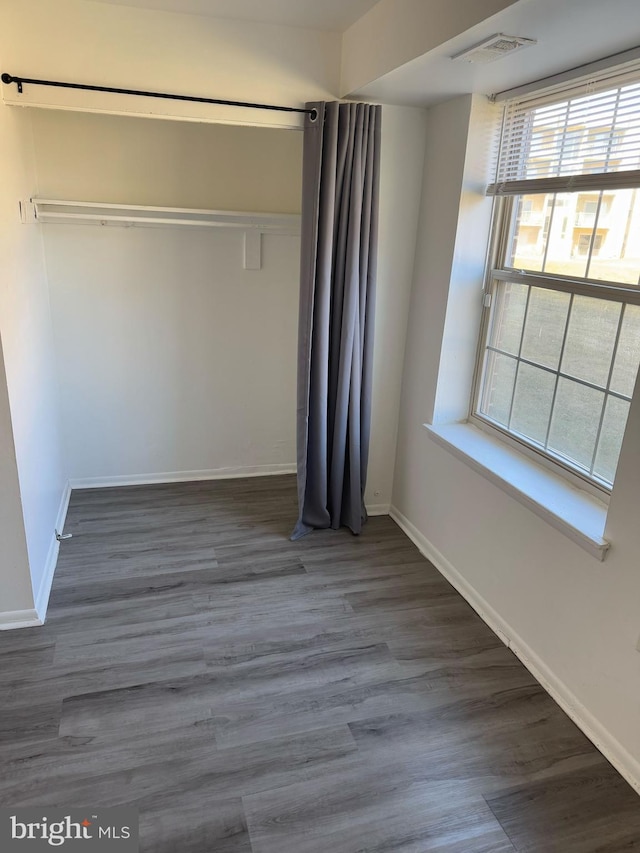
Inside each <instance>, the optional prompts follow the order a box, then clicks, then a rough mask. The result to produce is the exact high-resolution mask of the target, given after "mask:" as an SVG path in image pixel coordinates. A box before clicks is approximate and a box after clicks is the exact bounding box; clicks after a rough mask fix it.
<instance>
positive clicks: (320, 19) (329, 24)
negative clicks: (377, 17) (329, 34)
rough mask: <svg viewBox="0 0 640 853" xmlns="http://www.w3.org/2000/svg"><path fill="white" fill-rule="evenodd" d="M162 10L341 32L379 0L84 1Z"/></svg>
mask: <svg viewBox="0 0 640 853" xmlns="http://www.w3.org/2000/svg"><path fill="white" fill-rule="evenodd" d="M88 2H91V3H110V4H112V5H116V6H135V7H137V8H139V9H155V10H160V11H163V12H182V13H185V14H190V15H209V16H211V17H213V18H236V19H238V20H242V21H255V22H258V23H265V24H280V25H284V26H290V27H306V28H309V29H313V30H327V31H334V32H344V30H346V29H347V27H349V26H351V24H353V23H354V22H355V21H357V20H358V18H361V17H362V16H363V15H364V14H365V13H366V12H368V11H369V9H371V8H372V7H373V6H375V5H376V3H378V2H379V0H322V2H318V0H269V2H266V3H265V0H88Z"/></svg>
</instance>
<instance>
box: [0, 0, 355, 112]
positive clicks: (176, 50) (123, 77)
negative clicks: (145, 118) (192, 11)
mask: <svg viewBox="0 0 640 853" xmlns="http://www.w3.org/2000/svg"><path fill="white" fill-rule="evenodd" d="M0 7H1V10H2V33H1V34H0V39H1V40H2V43H3V45H2V47H3V55H4V59H3V62H4V66H3V71H8V72H9V73H11V74H15V75H22V76H24V77H33V78H40V79H42V78H44V79H48V80H63V81H65V80H66V81H69V82H80V83H93V84H97V85H104V86H113V87H120V88H130V89H131V88H133V89H144V90H150V91H156V92H158V91H159V92H172V93H173V92H175V93H178V94H186V95H202V96H204V97H211V98H224V99H230V100H240V101H251V102H258V103H272V104H280V105H284V106H294V107H298V106H302V105H304V103H305V101H312V100H322V99H326V98H331V97H335V96H336V94H337V91H338V79H339V73H340V35H339V34H338V33H329V32H320V31H317V30H306V29H302V28H297V27H284V26H276V25H269V24H254V23H249V22H247V21H233V20H227V19H221V18H218V19H216V18H212V17H205V16H198V15H183V14H176V13H170V12H161V11H156V10H148V9H136V8H130V7H126V6H117V5H111V4H105V3H87V2H84V0H55V2H51V0H1V2H0ZM2 94H3V97H4V98H5V99H8V100H11V101H13V102H14V103H20V104H32V105H33V104H40V105H49V106H59V107H66V108H69V109H82V110H87V109H90V110H98V111H111V112H116V113H117V112H121V113H128V114H137V115H158V116H169V117H173V118H186V119H192V120H199V121H217V122H221V121H223V122H230V123H232V124H237V123H247V124H258V125H259V124H264V125H267V126H273V125H276V124H280V125H281V126H301V125H302V119H301V117H300V116H299V115H296V114H293V113H274V112H264V111H257V110H251V109H248V110H240V109H237V108H234V107H221V106H209V105H202V104H189V103H185V102H179V101H165V100H153V99H149V98H134V97H130V96H126V95H125V96H123V95H113V94H99V93H95V92H94V93H88V92H77V91H72V90H63V89H52V88H49V89H47V88H43V87H35V86H28V85H25V90H24V94H23V95H18V94H17V91H16V86H15V85H13V84H12V85H10V86H5V85H3V86H2Z"/></svg>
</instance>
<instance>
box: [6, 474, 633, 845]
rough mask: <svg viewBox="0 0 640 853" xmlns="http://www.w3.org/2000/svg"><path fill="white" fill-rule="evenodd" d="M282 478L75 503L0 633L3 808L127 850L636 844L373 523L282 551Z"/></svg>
mask: <svg viewBox="0 0 640 853" xmlns="http://www.w3.org/2000/svg"><path fill="white" fill-rule="evenodd" d="M295 517H296V494H295V481H294V478H292V477H274V478H262V479H249V480H226V481H225V480H223V481H217V482H206V483H187V484H179V485H157V486H145V487H132V488H117V489H104V490H88V491H78V492H74V493H73V496H72V501H71V506H70V510H69V515H68V520H67V524H66V528H65V530H66V532H69V533H72V534H73V539H71V540H68V541H65V542H63V544H62V548H61V553H60V559H59V564H58V570H57V573H56V579H55V583H54V589H53V593H52V597H51V605H50V609H49V616H48V620H47V624H46V625H45V626H44V627H42V628H35V629H26V630H19V631H10V632H2V633H0V679H1V680H2V684H3V688H4V689H3V692H2V699H1V704H0V770H1V772H0V803H1V804H2V805H4V806H29V805H38V806H67V807H70V806H86V807H90V806H113V805H118V804H128V805H132V806H135V807H136V808H138V809H139V811H140V828H141V850H142V851H145V853H244V852H245V851H246V853H387V851H389V852H390V851H394V853H431V851H434V853H514V851H520V853H617V851H620V853H622V851H625V853H633V851H640V798H639V797H638V796H637V795H636V794H635V793H634V792H633V791H632V789H631V788H630V787H629V786H628V785H627V784H626V782H625V781H624V780H623V779H622V778H621V777H620V776H619V775H618V774H617V773H616V772H615V771H614V770H613V769H612V767H611V766H610V765H609V764H608V763H607V761H605V759H604V758H603V757H602V756H601V755H600V754H599V753H598V752H597V751H596V749H595V748H594V747H593V746H592V745H591V744H590V743H589V741H587V739H586V738H585V737H584V736H583V735H582V734H581V733H580V731H579V730H578V729H577V728H576V727H575V726H574V725H573V723H571V721H570V720H569V719H568V718H567V717H566V716H565V715H564V713H563V712H562V711H561V710H560V709H559V708H558V707H557V706H556V705H555V704H554V702H553V701H552V700H551V699H550V698H549V697H548V696H547V694H546V693H545V692H544V691H543V690H542V689H541V688H540V687H539V686H538V684H537V683H536V682H535V681H534V679H533V678H532V677H531V676H530V675H529V673H528V672H527V671H526V670H525V669H524V667H523V666H522V665H521V664H520V663H519V662H518V661H517V659H516V658H515V657H514V656H513V655H512V653H511V652H510V651H509V650H508V649H507V648H505V647H504V646H503V645H502V644H501V643H500V642H499V640H498V639H497V638H496V637H495V636H494V635H493V634H492V632H491V631H490V630H489V629H488V628H487V627H486V626H485V625H484V623H483V622H482V621H481V620H480V618H479V617H478V616H477V615H476V614H475V613H474V612H473V610H472V609H471V608H470V607H469V606H468V605H467V604H466V602H465V601H464V600H463V599H462V598H461V597H460V596H459V595H458V594H457V593H456V592H455V590H453V589H452V587H451V586H449V584H448V583H447V582H446V581H445V580H444V579H443V578H442V577H441V576H440V575H439V573H438V572H437V571H436V570H435V569H434V568H433V566H431V564H430V563H429V562H428V561H427V560H425V559H424V558H423V557H422V556H421V555H420V554H419V552H418V551H417V549H416V548H415V547H414V546H413V544H412V543H411V542H410V541H409V540H408V539H407V538H406V537H405V536H404V535H403V533H402V532H401V531H400V530H399V529H398V528H397V527H396V525H395V524H394V522H393V521H392V520H391V519H389V518H372V519H370V521H369V523H368V524H367V526H366V529H365V532H364V534H363V535H362V536H361V537H354V536H352V535H351V534H350V533H348V532H347V531H345V530H341V531H323V532H317V533H314V534H311V535H310V536H307V537H305V538H304V539H302V540H300V541H298V542H295V543H292V542H290V541H289V540H288V534H289V532H290V530H291V528H292V526H293V523H294V520H295Z"/></svg>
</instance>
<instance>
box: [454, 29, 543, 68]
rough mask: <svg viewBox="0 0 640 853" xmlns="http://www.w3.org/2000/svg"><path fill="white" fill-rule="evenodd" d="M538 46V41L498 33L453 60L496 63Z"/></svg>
mask: <svg viewBox="0 0 640 853" xmlns="http://www.w3.org/2000/svg"><path fill="white" fill-rule="evenodd" d="M532 44H536V39H527V38H523V37H522V36H506V35H505V34H504V33H497V34H496V35H495V36H491V37H490V38H488V39H485V40H484V41H481V42H480V43H479V44H475V45H474V46H473V47H469V48H467V49H466V50H463V51H462V52H461V53H456V54H455V55H454V56H452V57H451V59H464V61H465V62H478V63H486V62H495V60H496V59H500V57H501V56H507V55H508V54H511V53H514V52H515V51H516V50H522V48H524V47H530V45H532Z"/></svg>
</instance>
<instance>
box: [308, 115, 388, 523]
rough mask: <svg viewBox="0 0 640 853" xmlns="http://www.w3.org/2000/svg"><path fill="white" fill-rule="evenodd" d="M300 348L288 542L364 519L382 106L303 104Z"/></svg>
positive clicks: (369, 419) (365, 515)
mask: <svg viewBox="0 0 640 853" xmlns="http://www.w3.org/2000/svg"><path fill="white" fill-rule="evenodd" d="M307 107H308V108H310V109H311V108H314V109H315V110H316V111H317V118H316V120H315V121H312V120H311V118H310V116H309V115H307V118H306V125H305V131H304V158H303V191H302V192H303V200H302V255H301V277H300V320H299V342H298V413H297V414H298V434H297V440H298V501H299V507H300V515H299V518H298V523H297V524H296V527H295V530H294V531H293V534H292V537H291V538H292V539H298V538H300V537H301V536H304V535H305V534H306V533H309V532H310V531H311V530H313V529H315V528H326V527H332V528H334V529H335V528H338V527H340V526H342V525H346V526H347V527H349V528H350V529H351V531H352V532H353V533H360V532H361V530H362V525H363V523H364V522H365V521H366V518H367V514H366V510H365V507H364V489H365V484H366V479H367V460H368V456H369V432H370V421H371V371H372V361H373V326H374V311H375V281H376V254H377V232H378V186H379V173H380V124H381V108H380V107H379V106H374V105H371V104H338V103H322V102H320V103H309V104H307Z"/></svg>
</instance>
